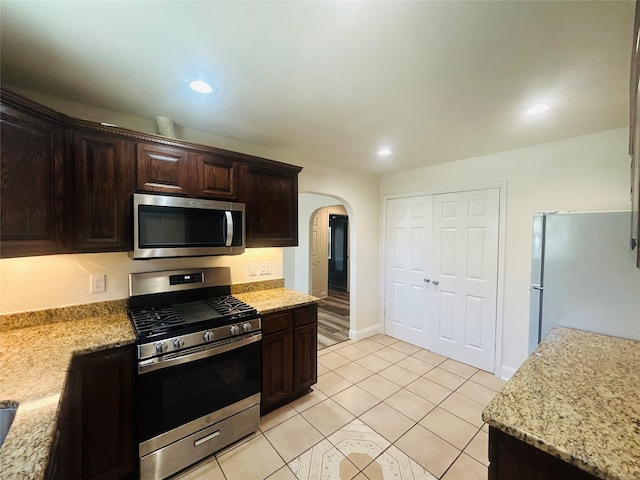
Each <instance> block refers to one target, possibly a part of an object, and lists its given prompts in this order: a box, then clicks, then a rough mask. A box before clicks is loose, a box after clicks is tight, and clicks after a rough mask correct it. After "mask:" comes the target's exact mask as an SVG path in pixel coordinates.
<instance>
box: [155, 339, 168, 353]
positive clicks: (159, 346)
mask: <svg viewBox="0 0 640 480" xmlns="http://www.w3.org/2000/svg"><path fill="white" fill-rule="evenodd" d="M166 351H167V342H158V343H156V353H164V352H166Z"/></svg>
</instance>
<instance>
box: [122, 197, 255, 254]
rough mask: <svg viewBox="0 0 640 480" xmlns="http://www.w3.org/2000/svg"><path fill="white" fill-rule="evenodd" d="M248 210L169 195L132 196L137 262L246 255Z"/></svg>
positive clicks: (234, 204)
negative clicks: (244, 253)
mask: <svg viewBox="0 0 640 480" xmlns="http://www.w3.org/2000/svg"><path fill="white" fill-rule="evenodd" d="M244 211H245V207H244V204H243V203H233V202H220V201H215V200H203V199H199V198H184V197H171V196H168V195H150V194H144V193H134V194H133V250H132V251H130V252H129V256H130V257H131V258H133V259H134V260H139V259H152V258H171V257H200V256H204V255H237V254H240V253H243V252H244V244H245V218H244Z"/></svg>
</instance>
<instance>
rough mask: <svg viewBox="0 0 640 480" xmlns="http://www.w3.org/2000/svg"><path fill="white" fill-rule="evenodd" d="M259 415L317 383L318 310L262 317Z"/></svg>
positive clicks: (313, 308)
mask: <svg viewBox="0 0 640 480" xmlns="http://www.w3.org/2000/svg"><path fill="white" fill-rule="evenodd" d="M262 335H263V336H262V394H261V405H260V412H261V414H262V415H264V414H265V413H268V412H270V411H272V410H274V409H276V408H278V407H280V406H282V405H284V404H285V403H288V402H290V401H292V400H294V399H296V398H298V397H300V396H302V395H304V394H305V393H307V392H308V391H309V389H310V388H311V385H313V384H315V383H316V382H317V381H318V306H317V305H315V304H314V305H308V306H304V307H300V308H296V309H291V310H284V311H281V312H276V313H271V314H267V315H263V317H262Z"/></svg>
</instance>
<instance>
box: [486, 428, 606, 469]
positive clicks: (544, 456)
mask: <svg viewBox="0 0 640 480" xmlns="http://www.w3.org/2000/svg"><path fill="white" fill-rule="evenodd" d="M513 479H517V480H596V479H597V477H594V476H593V475H591V474H589V473H587V472H585V471H584V470H581V469H579V468H578V467H574V466H573V465H570V464H569V463H567V462H564V461H562V460H560V459H559V458H557V457H554V456H553V455H550V454H548V453H547V452H543V451H542V450H539V449H537V448H535V447H533V446H532V445H529V444H528V443H525V442H523V441H521V440H518V439H517V438H515V437H512V436H511V435H508V434H506V433H504V432H503V431H501V430H498V429H497V428H493V427H489V480H513Z"/></svg>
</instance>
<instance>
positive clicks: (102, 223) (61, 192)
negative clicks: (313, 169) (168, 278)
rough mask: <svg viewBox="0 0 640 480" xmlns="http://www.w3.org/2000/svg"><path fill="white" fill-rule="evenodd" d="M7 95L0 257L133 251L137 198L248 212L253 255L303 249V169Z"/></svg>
mask: <svg viewBox="0 0 640 480" xmlns="http://www.w3.org/2000/svg"><path fill="white" fill-rule="evenodd" d="M1 94H2V96H1V100H2V102H1V105H0V106H1V114H2V117H1V129H0V131H1V135H2V138H1V140H2V157H1V161H2V164H1V168H2V171H1V181H2V183H1V188H2V189H1V191H0V195H1V197H2V198H1V201H0V205H1V224H0V235H1V237H0V257H2V258H4V257H20V256H31V255H46V254H55V253H73V252H112V251H124V250H128V249H129V248H130V242H131V229H132V222H131V215H132V204H131V195H132V193H133V192H134V191H136V190H137V191H146V192H151V193H162V194H172V195H181V196H188V197H200V198H210V199H218V200H228V201H234V202H241V203H245V204H246V210H245V212H246V246H247V247H285V246H295V245H297V244H298V173H299V172H300V170H301V168H300V167H295V166H292V165H287V164H284V163H280V162H276V161H273V160H266V159H263V158H259V157H254V156H251V155H245V154H242V153H237V152H231V151H227V150H222V149H218V148H214V147H207V146H203V145H196V144H192V143H188V142H182V141H179V140H175V139H168V138H166V137H160V136H158V135H152V134H145V133H140V132H135V131H132V130H127V129H124V128H118V127H108V126H103V125H101V124H98V123H95V122H88V121H83V120H78V119H74V118H70V117H67V116H65V115H62V114H59V113H57V112H55V111H53V110H50V109H48V108H45V107H42V106H40V105H37V104H35V103H33V102H31V101H29V100H27V99H24V98H22V97H19V96H18V95H15V94H12V93H10V92H6V91H2V92H1Z"/></svg>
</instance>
